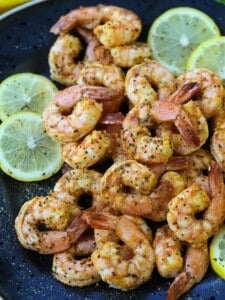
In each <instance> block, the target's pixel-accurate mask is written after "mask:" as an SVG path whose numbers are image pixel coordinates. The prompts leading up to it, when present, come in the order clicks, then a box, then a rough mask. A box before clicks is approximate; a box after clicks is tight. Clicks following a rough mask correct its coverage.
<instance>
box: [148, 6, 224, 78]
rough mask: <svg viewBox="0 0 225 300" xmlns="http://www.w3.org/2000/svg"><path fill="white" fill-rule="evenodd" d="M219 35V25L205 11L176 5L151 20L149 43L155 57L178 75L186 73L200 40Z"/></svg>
mask: <svg viewBox="0 0 225 300" xmlns="http://www.w3.org/2000/svg"><path fill="white" fill-rule="evenodd" d="M219 35H220V31H219V28H218V26H217V25H216V23H215V22H214V21H213V20H212V19H211V18H210V17H209V16H208V15H206V14H205V13H203V12H202V11H200V10H198V9H194V8H190V7H177V8H172V9H169V10H167V11H166V12H164V13H163V14H162V15H160V16H159V17H158V18H157V19H156V20H155V21H154V22H153V23H152V25H151V27H150V29H149V33H148V38H147V43H148V44H149V46H150V48H151V50H152V57H153V58H154V59H155V60H157V61H158V62H159V63H161V64H162V65H163V66H165V67H167V68H168V69H169V70H170V71H171V72H172V73H173V74H174V75H179V74H181V73H182V72H184V70H185V68H186V63H187V59H188V57H189V56H190V54H191V53H192V51H193V50H194V49H195V48H196V47H197V46H198V45H199V44H200V43H201V42H203V41H205V40H207V39H209V38H212V37H216V36H219Z"/></svg>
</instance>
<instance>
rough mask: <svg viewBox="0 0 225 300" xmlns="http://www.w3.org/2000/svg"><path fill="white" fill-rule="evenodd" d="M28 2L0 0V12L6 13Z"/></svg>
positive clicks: (25, 0)
mask: <svg viewBox="0 0 225 300" xmlns="http://www.w3.org/2000/svg"><path fill="white" fill-rule="evenodd" d="M28 1H29V0H10V1H9V0H1V1H0V12H4V11H7V10H8V9H11V8H13V7H15V6H17V5H20V4H22V3H25V2H28Z"/></svg>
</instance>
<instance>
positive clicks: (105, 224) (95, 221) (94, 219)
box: [83, 210, 117, 230]
mask: <svg viewBox="0 0 225 300" xmlns="http://www.w3.org/2000/svg"><path fill="white" fill-rule="evenodd" d="M83 218H84V219H85V220H86V222H87V223H88V224H89V225H91V226H92V227H94V228H97V229H105V230H108V229H109V228H113V227H115V226H116V223H117V218H116V217H115V216H113V215H110V214H107V213H98V212H95V211H93V210H89V211H85V212H84V213H83Z"/></svg>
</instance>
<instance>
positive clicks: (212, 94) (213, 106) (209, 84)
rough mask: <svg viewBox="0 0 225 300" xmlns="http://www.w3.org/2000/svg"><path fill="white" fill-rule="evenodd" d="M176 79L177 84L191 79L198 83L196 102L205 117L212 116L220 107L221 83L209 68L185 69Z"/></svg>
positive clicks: (222, 92) (222, 89)
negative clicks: (198, 90) (198, 89)
mask: <svg viewBox="0 0 225 300" xmlns="http://www.w3.org/2000/svg"><path fill="white" fill-rule="evenodd" d="M176 81H177V84H178V86H181V85H183V84H184V83H187V82H193V81H194V82H197V83H199V84H200V92H199V93H198V95H197V99H196V103H197V105H198V106H199V108H200V110H201V111H202V113H203V115H204V116H205V117H206V118H207V119H208V118H211V117H213V116H214V115H215V114H216V113H217V112H218V111H219V109H220V108H221V105H222V101H223V97H224V88H223V83H222V80H221V79H220V78H219V77H218V76H217V75H216V74H214V73H213V72H211V71H210V70H207V69H195V70H191V71H187V72H185V73H184V74H181V75H180V76H179V77H178V78H177V80H176Z"/></svg>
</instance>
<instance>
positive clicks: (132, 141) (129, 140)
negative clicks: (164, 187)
mask: <svg viewBox="0 0 225 300" xmlns="http://www.w3.org/2000/svg"><path fill="white" fill-rule="evenodd" d="M154 125H155V124H154V122H153V120H152V115H151V104H150V103H139V104H137V105H135V106H134V107H133V108H132V109H131V110H130V111H129V112H128V114H127V115H126V117H125V119H124V121H123V130H122V134H121V135H122V145H123V148H124V152H125V153H126V155H127V156H128V157H129V158H130V159H135V160H137V161H139V162H141V163H144V164H153V163H166V162H167V161H168V159H169V158H170V157H171V156H172V154H173V147H172V142H171V138H170V136H169V135H168V136H166V135H164V136H162V135H158V136H151V132H150V130H151V128H154ZM149 129H150V130H149Z"/></svg>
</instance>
